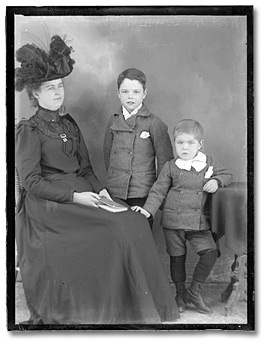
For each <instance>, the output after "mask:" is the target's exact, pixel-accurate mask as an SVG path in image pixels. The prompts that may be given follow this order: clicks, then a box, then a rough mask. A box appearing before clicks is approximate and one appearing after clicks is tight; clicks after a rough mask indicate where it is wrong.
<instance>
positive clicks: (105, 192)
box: [98, 188, 112, 200]
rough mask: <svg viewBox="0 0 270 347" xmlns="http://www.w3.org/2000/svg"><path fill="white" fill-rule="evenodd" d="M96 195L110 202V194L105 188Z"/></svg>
mask: <svg viewBox="0 0 270 347" xmlns="http://www.w3.org/2000/svg"><path fill="white" fill-rule="evenodd" d="M98 195H99V196H100V197H102V196H104V198H107V199H109V200H112V198H111V196H110V194H109V193H108V191H107V189H105V188H104V189H102V190H101V191H100V192H99V193H98Z"/></svg>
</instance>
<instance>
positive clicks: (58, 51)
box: [15, 35, 75, 92]
mask: <svg viewBox="0 0 270 347" xmlns="http://www.w3.org/2000/svg"><path fill="white" fill-rule="evenodd" d="M71 52H72V47H68V46H67V45H66V43H65V42H64V41H63V40H62V39H61V37H60V36H58V35H54V36H53V37H52V38H51V43H50V51H49V52H48V53H47V52H45V51H44V50H43V49H41V48H39V47H38V46H37V45H35V44H29V43H28V44H26V45H24V46H22V47H21V48H19V49H18V50H17V51H16V59H17V61H18V62H19V63H21V67H18V68H16V69H15V90H16V91H19V92H20V91H22V90H23V89H24V87H25V86H26V85H28V84H30V83H42V82H46V81H52V80H55V79H58V78H63V77H65V76H67V75H69V74H70V73H71V72H72V70H73V65H74V64H75V60H73V59H71V57H70V54H71Z"/></svg>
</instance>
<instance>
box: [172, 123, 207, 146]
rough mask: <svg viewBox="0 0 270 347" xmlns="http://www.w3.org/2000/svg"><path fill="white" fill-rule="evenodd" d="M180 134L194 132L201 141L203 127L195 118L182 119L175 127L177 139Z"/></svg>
mask: <svg viewBox="0 0 270 347" xmlns="http://www.w3.org/2000/svg"><path fill="white" fill-rule="evenodd" d="M180 134H192V135H194V137H195V138H196V139H197V140H198V141H201V140H202V138H203V127H202V126H201V124H200V123H199V122H197V121H196V120H194V119H182V120H180V121H179V122H178V123H177V124H176V125H175V127H174V129H173V139H174V140H175V139H176V137H177V136H178V135H180Z"/></svg>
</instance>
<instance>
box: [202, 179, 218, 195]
mask: <svg viewBox="0 0 270 347" xmlns="http://www.w3.org/2000/svg"><path fill="white" fill-rule="evenodd" d="M217 190H218V183H217V180H210V181H208V182H207V183H205V185H204V186H203V191H204V192H207V193H215V192H216V191H217Z"/></svg>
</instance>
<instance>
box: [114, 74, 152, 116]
mask: <svg viewBox="0 0 270 347" xmlns="http://www.w3.org/2000/svg"><path fill="white" fill-rule="evenodd" d="M146 93H147V90H143V86H142V84H141V83H140V82H139V81H137V80H130V79H128V78H125V79H124V80H123V82H122V83H121V85H120V87H119V90H118V96H119V98H120V101H121V104H122V106H124V107H125V108H126V109H127V111H128V112H129V113H131V112H132V111H133V110H135V108H137V107H138V106H139V105H140V104H141V103H142V102H143V99H144V98H145V97H146Z"/></svg>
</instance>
